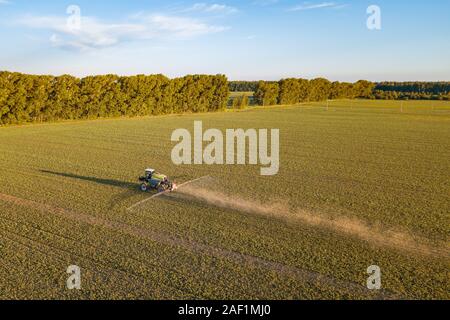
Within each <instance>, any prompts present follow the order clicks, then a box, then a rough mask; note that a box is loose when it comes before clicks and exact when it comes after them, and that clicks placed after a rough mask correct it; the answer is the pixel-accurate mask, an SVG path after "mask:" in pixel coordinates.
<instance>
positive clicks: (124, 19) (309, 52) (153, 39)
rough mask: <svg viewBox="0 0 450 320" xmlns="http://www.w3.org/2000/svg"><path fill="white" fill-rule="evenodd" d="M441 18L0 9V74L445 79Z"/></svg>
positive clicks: (409, 13) (312, 7)
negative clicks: (12, 72) (158, 74)
mask: <svg viewBox="0 0 450 320" xmlns="http://www.w3.org/2000/svg"><path fill="white" fill-rule="evenodd" d="M374 6H376V7H374ZM374 8H375V9H374ZM378 9H379V11H378ZM374 10H375V11H374ZM449 12H450V0H371V1H366V0H325V1H321V0H318V1H315V0H308V1H302V0H241V1H237V0H212V1H208V0H193V1H187V0H186V1H182V0H174V1H170V0H128V1H119V0H71V1H65V0H33V1H30V0H28V1H27V0H0V39H1V40H2V41H1V42H0V43H1V44H0V70H7V71H17V72H23V73H29V74H52V75H61V74H72V75H75V76H80V77H82V76H86V75H95V74H119V75H133V74H157V73H162V74H165V75H167V76H169V77H177V76H183V75H186V74H225V75H227V76H228V78H229V79H231V80H260V79H263V80H278V79H281V78H287V77H302V78H315V77H325V78H328V79H330V80H333V81H335V80H338V81H356V80H359V79H367V80H371V81H384V80H391V81H450V58H449V57H450V19H449ZM378 13H379V14H378ZM368 23H369V26H368ZM369 27H370V28H369Z"/></svg>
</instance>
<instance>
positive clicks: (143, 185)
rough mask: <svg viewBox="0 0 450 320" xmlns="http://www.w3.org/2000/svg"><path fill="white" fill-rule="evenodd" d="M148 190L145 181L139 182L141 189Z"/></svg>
mask: <svg viewBox="0 0 450 320" xmlns="http://www.w3.org/2000/svg"><path fill="white" fill-rule="evenodd" d="M147 190H148V187H147V185H146V184H145V183H143V184H141V191H143V192H146V191H147Z"/></svg>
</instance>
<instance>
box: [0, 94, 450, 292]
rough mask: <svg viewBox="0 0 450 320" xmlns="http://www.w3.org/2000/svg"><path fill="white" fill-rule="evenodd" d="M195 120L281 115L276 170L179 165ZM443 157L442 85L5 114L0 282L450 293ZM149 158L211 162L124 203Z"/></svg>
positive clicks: (3, 285) (47, 287)
mask: <svg viewBox="0 0 450 320" xmlns="http://www.w3.org/2000/svg"><path fill="white" fill-rule="evenodd" d="M195 120H201V121H203V126H204V129H206V128H217V129H220V130H225V129H227V128H255V129H259V128H269V129H270V128H279V129H280V171H279V174H278V175H275V176H261V175H260V174H259V170H260V166H259V165H253V166H250V165H235V166H229V165H212V166H208V165H184V166H175V165H174V164H173V163H172V161H171V151H172V148H173V146H174V143H173V142H171V141H170V137H171V134H172V132H173V130H175V129H178V128H186V129H189V130H190V131H191V132H192V131H193V123H194V121H195ZM449 159H450V103H449V102H439V101H410V102H406V101H405V102H404V103H403V105H402V103H401V102H400V101H364V100H354V101H344V100H343V101H331V102H330V103H329V104H328V106H327V104H326V103H315V104H304V105H300V106H289V107H268V108H259V107H256V108H249V109H247V110H244V111H240V112H233V111H230V112H221V113H210V114H189V115H181V116H177V115H173V116H159V117H144V118H133V119H110V120H96V121H78V122H61V123H52V124H42V125H26V126H11V127H4V128H0V298H1V299H7V298H26V299H33V298H46V299H54V298H61V299H104V298H112V299H133V298H138V299H183V298H195V299H313V298H317V299H340V298H350V299H352V298H355V299H371V298H387V299H389V298H401V299H402V298H406V299H408V298H409V299H411V298H412V299H415V298H425V299H450V273H449V270H450V268H449V267H450V251H449V250H450V247H449V234H450V219H449V218H450V160H449ZM147 167H154V168H156V169H157V170H158V171H160V172H163V173H166V174H168V175H169V176H170V177H172V178H173V179H174V180H175V181H177V183H179V184H180V183H183V182H186V181H190V180H193V179H197V178H200V177H204V176H208V178H205V179H202V180H199V181H197V182H195V183H192V184H190V185H189V186H188V187H186V188H185V189H183V188H180V189H179V191H177V192H174V193H171V194H167V195H162V196H160V197H156V198H153V199H150V200H147V201H144V202H142V203H141V204H140V205H135V204H137V203H139V202H140V201H143V200H146V199H147V198H148V197H149V196H151V194H149V193H142V192H141V191H139V183H138V180H137V178H138V177H139V175H142V174H143V170H144V169H145V168H147ZM132 206H134V207H132ZM130 207H132V209H131V210H127V209H128V208H130ZM69 265H77V266H79V267H80V268H81V290H68V289H67V288H66V280H67V278H68V277H69V274H68V273H67V272H66V271H67V268H68V266H69ZM371 265H377V266H379V267H380V268H381V272H382V290H378V291H370V290H368V289H367V287H366V281H367V278H368V276H369V275H368V274H367V268H368V267H369V266H371Z"/></svg>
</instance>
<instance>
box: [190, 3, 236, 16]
mask: <svg viewBox="0 0 450 320" xmlns="http://www.w3.org/2000/svg"><path fill="white" fill-rule="evenodd" d="M186 11H198V12H205V13H216V14H231V13H236V12H238V11H239V10H238V9H237V8H235V7H231V6H227V5H225V4H217V3H214V4H207V3H195V4H194V5H193V6H192V7H190V8H188V9H186Z"/></svg>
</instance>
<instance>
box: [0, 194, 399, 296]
mask: <svg viewBox="0 0 450 320" xmlns="http://www.w3.org/2000/svg"><path fill="white" fill-rule="evenodd" d="M0 200H2V201H4V202H8V203H12V204H15V205H19V206H22V207H29V208H34V209H38V210H40V211H44V212H48V213H52V214H55V215H58V216H60V217H63V218H66V219H70V220H75V221H80V222H83V223H86V224H90V225H94V226H99V227H104V228H108V229H112V230H115V231H119V232H122V233H124V234H128V235H131V236H136V237H144V238H147V239H150V240H152V241H155V242H158V243H164V244H166V245H170V246H174V247H179V248H183V249H186V250H189V251H193V252H196V253H199V254H202V255H210V256H214V257H217V258H226V259H230V260H232V261H234V262H237V263H239V264H245V265H253V266H258V267H262V268H264V269H269V270H272V271H276V272H279V273H282V274H285V275H289V276H293V277H296V278H300V279H302V280H304V281H306V282H308V283H311V284H313V285H315V286H325V287H331V288H332V289H334V290H344V291H345V292H347V293H350V294H357V295H360V296H361V297H364V298H368V299H399V298H400V296H398V295H397V294H394V293H391V292H389V291H387V290H381V291H379V292H376V293H374V292H372V291H369V290H368V289H367V288H365V287H364V286H363V285H360V284H358V283H354V282H350V281H346V280H340V279H337V278H333V277H330V276H327V275H323V274H320V273H317V272H313V271H310V270H304V269H300V268H297V267H293V266H288V265H284V264H282V263H279V262H275V261H270V260H266V259H263V258H260V257H255V256H250V255H247V254H243V253H239V252H235V251H230V250H227V249H223V248H219V247H213V246H209V245H206V244H203V243H199V242H194V241H191V240H187V239H181V238H177V237H173V236H170V235H168V234H164V233H160V232H155V231H152V230H148V229H142V228H139V227H136V226H132V225H129V224H125V223H122V222H118V221H113V220H106V219H103V218H100V217H95V216H91V215H87V214H84V213H76V212H73V211H69V210H66V209H62V208H57V207H52V206H49V205H46V204H42V203H38V202H35V201H32V200H26V199H22V198H17V197H14V196H10V195H6V194H1V193H0Z"/></svg>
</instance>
